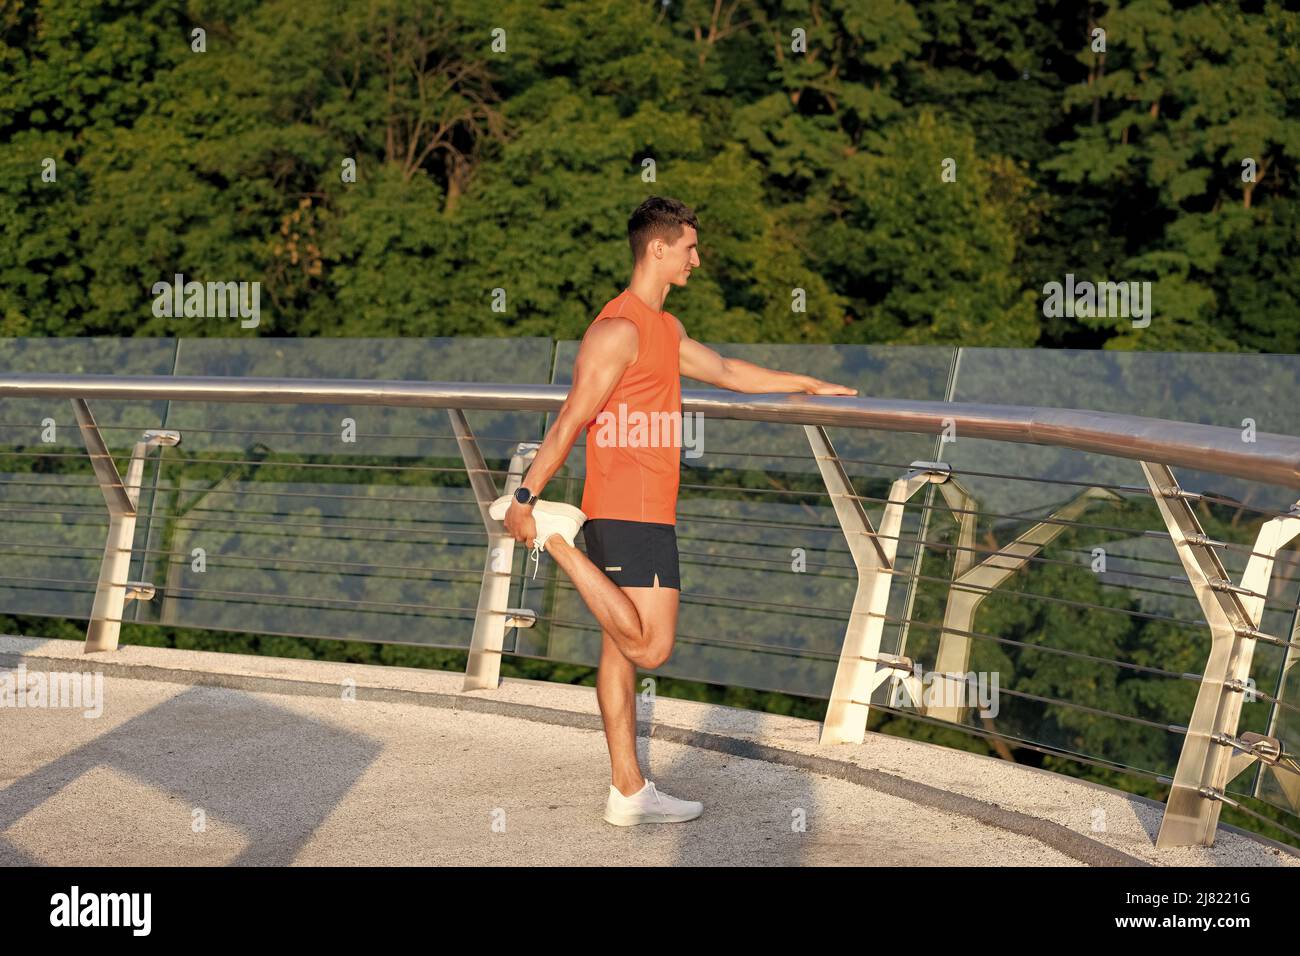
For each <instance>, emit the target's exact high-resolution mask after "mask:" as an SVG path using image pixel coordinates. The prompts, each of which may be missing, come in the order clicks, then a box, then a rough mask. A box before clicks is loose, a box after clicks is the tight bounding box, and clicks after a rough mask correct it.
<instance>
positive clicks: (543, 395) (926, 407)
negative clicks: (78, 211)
mask: <svg viewBox="0 0 1300 956" xmlns="http://www.w3.org/2000/svg"><path fill="white" fill-rule="evenodd" d="M568 394H569V389H568V388H567V387H566V386H563V385H509V384H507V385H500V384H493V385H482V384H477V383H467V382H415V381H396V380H395V381H375V380H368V379H300V378H239V377H224V376H215V375H213V376H207V375H177V376H170V375H61V374H47V373H43V372H10V373H7V374H4V375H0V397H6V396H12V397H27V398H31V397H37V396H54V397H60V398H72V397H77V398H82V399H94V398H119V399H121V398H126V399H137V400H143V401H159V400H171V401H190V402H253V403H261V404H291V405H299V404H301V405H347V404H355V405H387V406H392V407H406V408H459V409H468V408H476V409H492V410H496V411H540V412H554V411H558V410H559V409H560V407H561V406H562V405H563V404H564V400H565V398H566V397H567V396H568ZM682 412H683V414H690V413H694V412H701V413H703V414H704V415H705V416H706V417H711V418H727V419H735V420H741V421H763V422H778V423H785V424H795V425H822V426H826V425H841V426H849V427H855V428H875V429H882V430H885V431H900V432H913V433H917V434H924V435H939V434H943V432H944V431H945V429H951V430H954V431H955V433H956V434H957V435H959V436H962V437H968V438H986V439H992V440H994V441H1009V442H1017V443H1020V444H1030V445H1054V446H1057V447H1061V448H1072V449H1075V450H1077V451H1086V452H1097V453H1100V454H1104V455H1111V456H1114V457H1116V458H1129V459H1133V460H1135V461H1158V462H1161V463H1162V464H1168V465H1181V466H1185V467H1190V468H1195V469H1197V470H1198V471H1212V472H1215V473H1218V474H1224V475H1231V476H1233V477H1236V478H1246V479H1250V480H1253V481H1261V482H1264V483H1265V484H1275V485H1282V486H1285V487H1288V488H1300V438H1294V437H1292V436H1289V435H1278V434H1273V433H1271V432H1257V433H1255V436H1254V438H1255V440H1254V441H1253V442H1246V441H1242V437H1241V431H1240V430H1239V429H1236V428H1227V427H1224V426H1221V425H1201V424H1195V423H1191V422H1177V421H1169V420H1167V419H1162V418H1144V417H1142V416H1138V415H1121V414H1117V413H1114V412H1094V411H1084V410H1077V409H1068V408H1044V407H1040V406H1034V405H985V404H976V403H968V402H925V401H912V400H906V399H891V398H855V397H850V396H830V395H806V394H802V393H795V394H778V395H775V396H774V395H773V394H772V393H766V394H761V395H760V394H755V395H753V396H747V397H738V396H737V395H736V393H734V392H727V391H723V390H719V389H687V390H683V391H682Z"/></svg>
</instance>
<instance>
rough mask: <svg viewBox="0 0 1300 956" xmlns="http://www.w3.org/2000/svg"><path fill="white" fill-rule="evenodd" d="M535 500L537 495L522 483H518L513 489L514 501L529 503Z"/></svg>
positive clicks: (522, 503) (523, 503)
mask: <svg viewBox="0 0 1300 956" xmlns="http://www.w3.org/2000/svg"><path fill="white" fill-rule="evenodd" d="M536 500H537V496H536V495H535V494H533V493H532V492H531V491H529V490H528V489H527V488H525V487H524V486H523V485H520V486H519V487H518V488H516V489H515V501H517V502H519V503H520V504H521V505H531V504H532V503H533V502H534V501H536Z"/></svg>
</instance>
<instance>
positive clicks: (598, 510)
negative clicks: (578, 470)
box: [489, 196, 858, 826]
mask: <svg viewBox="0 0 1300 956" xmlns="http://www.w3.org/2000/svg"><path fill="white" fill-rule="evenodd" d="M697 228H698V224H697V222H696V220H695V214H694V213H692V212H691V210H690V209H689V208H688V207H687V206H685V205H684V204H682V203H680V202H678V201H677V200H675V199H667V198H661V197H657V196H655V197H651V198H649V199H647V200H646V201H645V202H643V203H642V204H641V205H640V206H638V207H637V209H636V211H635V212H634V213H632V217H631V219H629V220H628V224H627V236H628V241H629V242H630V243H631V245H632V260H633V266H632V279H631V282H629V283H628V287H627V288H626V289H624V290H623V291H622V292H621V293H619V294H618V295H617V296H615V297H614V298H613V299H611V300H610V301H609V302H607V303H606V304H605V307H604V308H602V309H601V310H600V314H599V315H598V316H596V319H595V321H593V322H592V323H591V325H590V326H589V327H588V328H587V331H586V334H585V335H583V337H582V344H581V346H580V347H579V349H578V357H577V360H576V361H575V363H574V367H573V385H572V386H571V387H570V389H569V395H568V397H567V398H566V399H565V401H564V405H563V407H562V408H561V409H560V413H559V415H558V416H557V417H556V419H555V422H554V424H552V425H551V427H550V430H549V431H547V433H546V437H545V439H544V440H543V441H542V444H541V447H540V448H538V450H537V455H536V457H535V458H534V459H533V464H532V467H531V468H529V470H528V474H527V475H526V476H525V477H524V480H523V485H522V486H521V487H520V488H519V489H518V490H517V491H516V492H515V495H514V496H513V497H512V496H502V497H501V498H498V499H497V500H496V501H495V502H494V503H493V504H492V507H491V508H490V509H489V513H490V514H491V516H492V517H493V518H497V519H504V523H505V527H506V531H507V532H508V533H509V534H510V535H512V536H513V537H514V538H515V539H516V540H518V541H522V542H524V543H525V544H527V545H529V546H530V547H532V548H533V557H534V559H536V556H537V554H538V553H539V552H540V551H541V550H542V549H545V550H546V551H547V552H549V553H550V555H551V557H552V558H553V559H554V560H555V562H556V564H558V565H559V566H560V567H561V568H562V569H563V570H564V572H565V574H567V575H568V576H569V578H570V579H571V580H572V581H573V583H574V586H575V587H576V588H577V589H578V593H579V594H580V595H581V596H582V599H583V600H584V601H585V602H586V604H587V607H588V608H589V609H590V611H591V613H592V615H593V616H594V617H595V618H596V620H597V621H598V622H600V626H601V651H600V670H599V672H598V674H597V677H596V699H597V701H598V703H599V705H600V715H601V718H602V720H603V721H604V724H605V739H606V742H607V743H608V746H609V760H610V767H611V769H612V780H611V783H610V788H609V798H608V800H607V801H606V804H605V820H606V821H608V822H609V823H613V824H615V825H618V826H628V825H631V824H635V823H675V822H681V821H683V820H693V819H695V818H696V817H698V816H699V815H700V814H701V813H703V812H704V805H703V804H702V803H700V802H699V801H697V800H679V799H677V798H676V797H670V796H669V795H668V794H666V793H660V792H659V791H658V790H656V789H655V785H654V783H653V782H652V781H649V780H646V779H645V777H644V776H643V775H642V773H641V768H640V766H639V764H638V763H637V756H636V669H637V668H638V667H643V668H646V669H653V668H656V667H659V666H660V665H661V664H663V663H664V662H665V661H666V660H668V657H669V655H670V654H671V653H672V650H673V640H674V638H675V635H676V629H677V604H678V598H679V596H680V589H681V582H680V579H679V577H678V567H677V527H676V525H677V489H678V482H679V480H680V467H681V465H680V455H681V450H680V444H677V445H674V444H671V443H665V444H663V445H659V444H657V443H651V444H649V445H647V444H646V443H645V442H643V441H640V440H636V443H635V444H633V443H632V442H631V441H629V442H627V443H626V444H621V443H620V442H619V441H618V440H615V441H607V440H605V435H606V434H607V430H606V429H597V428H593V427H591V426H593V425H595V424H596V420H597V419H598V418H600V419H601V420H602V421H605V418H604V417H602V416H612V418H611V419H610V420H612V421H631V420H632V419H633V416H634V415H635V414H636V413H638V412H639V413H642V414H644V416H645V420H646V421H647V422H659V421H672V420H674V419H680V417H681V397H682V396H681V376H682V375H685V376H687V377H688V378H694V379H699V380H700V381H702V382H708V383H709V384H711V385H717V386H719V387H720V388H727V389H731V390H732V391H736V392H761V393H767V392H809V393H811V394H813V395H856V394H857V391H858V390H857V389H856V388H847V387H845V386H843V385H834V384H832V383H830V382H823V381H821V380H820V379H816V378H811V377H810V376H807V375H798V374H794V373H792V372H780V371H777V370H776V369H769V368H763V367H761V366H758V365H753V364H751V363H749V362H744V361H741V360H740V359H734V358H731V359H728V358H723V357H722V356H720V355H718V353H716V352H714V351H713V350H712V349H710V348H707V347H706V346H704V345H701V344H700V343H699V342H696V341H695V340H694V339H692V338H690V336H688V335H687V334H686V329H685V327H683V325H682V323H681V322H679V321H678V320H677V318H676V316H674V315H672V314H671V313H669V312H665V311H664V310H663V305H664V299H665V298H666V297H667V295H668V290H669V289H670V288H672V287H673V286H685V285H686V282H687V279H688V278H689V277H690V274H691V270H692V269H694V268H696V267H697V266H699V264H700V257H699V254H698V252H697V251H696V229H697ZM620 409H621V414H620ZM584 428H586V429H587V476H586V480H585V482H584V485H583V492H582V508H581V509H578V508H574V507H573V506H572V505H565V504H561V503H559V502H551V501H541V500H538V496H539V495H540V494H541V492H542V489H543V488H545V487H546V483H547V482H548V481H550V480H551V478H552V477H553V476H554V475H555V472H556V471H558V470H559V468H560V466H561V465H562V464H564V460H565V459H566V458H567V457H568V455H569V450H570V449H571V448H572V447H573V442H574V440H575V439H576V438H577V435H578V433H579V432H580V431H581V430H582V429H584ZM579 528H582V533H583V539H584V542H585V544H586V546H587V551H586V554H584V553H583V552H582V551H580V550H579V549H578V548H577V547H576V546H575V545H574V539H575V537H576V535H577V532H578V529H579Z"/></svg>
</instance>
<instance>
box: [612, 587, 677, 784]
mask: <svg viewBox="0 0 1300 956" xmlns="http://www.w3.org/2000/svg"><path fill="white" fill-rule="evenodd" d="M620 590H621V591H623V592H624V593H625V594H626V596H627V598H628V600H630V601H631V602H632V604H633V605H634V606H635V607H636V608H637V611H638V613H639V615H640V617H641V620H643V621H646V622H650V623H651V624H652V627H651V628H650V630H651V633H652V634H654V635H656V637H657V636H658V635H661V634H667V635H668V638H667V644H666V648H665V647H664V646H662V645H655V646H654V648H653V653H654V654H655V656H659V655H662V656H663V657H664V658H667V656H668V654H669V653H671V651H672V643H673V637H674V634H675V632H676V629H677V607H678V601H679V598H680V592H678V590H677V589H676V588H663V587H660V588H621V589H620ZM596 700H597V702H598V703H599V704H600V716H601V719H602V720H603V721H604V723H605V742H606V744H607V746H608V747H609V763H610V782H611V783H613V785H614V786H615V787H616V788H618V791H619V793H621V794H623V795H624V796H631V795H632V794H634V793H636V792H637V791H638V790H640V789H641V788H642V787H643V786H645V777H644V776H642V774H641V767H640V764H638V762H637V757H636V665H635V664H634V663H632V661H630V660H628V659H627V658H626V657H625V656H624V655H623V653H622V652H621V651H620V650H619V649H618V645H617V643H616V642H615V641H614V640H613V639H612V637H611V636H610V634H609V632H608V631H606V630H603V629H602V632H601V648H600V670H599V671H598V672H597V674H596Z"/></svg>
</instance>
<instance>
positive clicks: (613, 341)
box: [582, 315, 639, 362]
mask: <svg viewBox="0 0 1300 956" xmlns="http://www.w3.org/2000/svg"><path fill="white" fill-rule="evenodd" d="M638 340H639V336H638V334H637V328H636V323H635V322H633V321H632V320H631V319H625V318H623V317H621V316H617V315H611V316H602V317H601V318H599V319H597V320H596V321H595V322H592V323H591V326H590V327H589V328H588V329H587V334H586V335H584V336H583V337H582V342H583V348H584V349H586V350H589V351H591V352H594V353H595V354H596V355H597V356H601V357H605V358H609V359H615V358H626V359H627V360H628V361H629V362H631V361H635V360H636V354H637V345H638Z"/></svg>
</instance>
